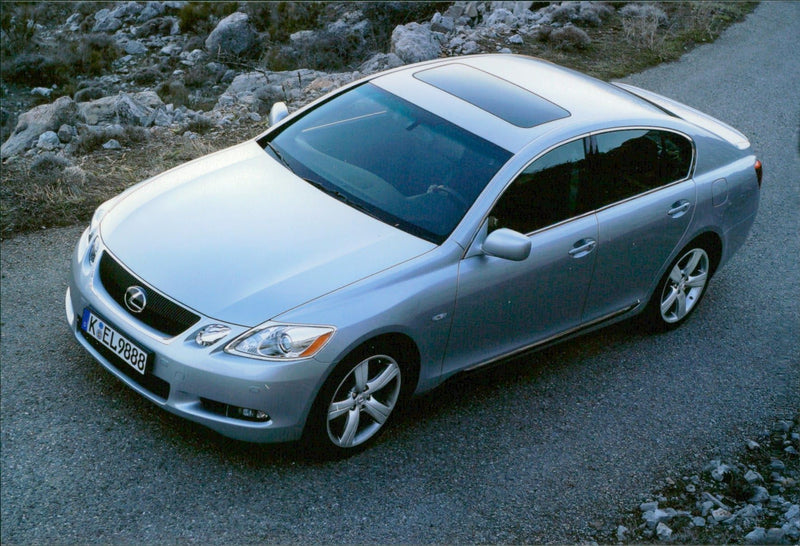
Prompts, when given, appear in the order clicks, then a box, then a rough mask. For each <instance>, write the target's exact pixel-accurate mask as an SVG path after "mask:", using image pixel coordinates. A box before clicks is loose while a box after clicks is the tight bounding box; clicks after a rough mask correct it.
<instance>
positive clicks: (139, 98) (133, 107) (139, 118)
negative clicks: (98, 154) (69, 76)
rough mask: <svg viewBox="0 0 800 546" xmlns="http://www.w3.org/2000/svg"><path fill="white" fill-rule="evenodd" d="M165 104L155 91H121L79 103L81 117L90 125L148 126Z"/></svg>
mask: <svg viewBox="0 0 800 546" xmlns="http://www.w3.org/2000/svg"><path fill="white" fill-rule="evenodd" d="M162 106H164V103H163V101H162V100H161V99H160V98H159V96H158V95H157V94H156V93H155V91H141V92H139V93H133V94H128V93H120V94H119V95H116V96H110V97H103V98H101V99H97V100H94V101H91V102H83V103H80V104H79V105H78V109H79V112H80V117H81V118H82V119H83V121H84V122H85V123H86V124H88V125H100V124H103V123H120V124H123V125H141V126H143V127H147V126H149V125H150V124H152V122H153V117H154V115H155V110H156V109H157V108H159V107H162Z"/></svg>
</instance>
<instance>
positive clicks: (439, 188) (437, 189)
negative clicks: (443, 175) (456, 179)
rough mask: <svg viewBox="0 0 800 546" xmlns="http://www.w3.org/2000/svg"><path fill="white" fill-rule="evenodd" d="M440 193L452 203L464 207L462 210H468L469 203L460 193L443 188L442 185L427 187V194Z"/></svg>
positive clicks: (447, 187) (446, 187)
mask: <svg viewBox="0 0 800 546" xmlns="http://www.w3.org/2000/svg"><path fill="white" fill-rule="evenodd" d="M434 192H440V193H443V194H445V195H446V196H448V197H450V198H451V199H452V200H453V201H455V202H456V203H458V204H459V205H461V206H463V207H464V210H467V209H468V208H469V202H468V201H467V200H466V199H464V196H462V195H461V194H460V193H458V192H457V191H456V190H454V189H453V188H451V187H450V186H444V185H442V184H431V185H430V186H428V193H434Z"/></svg>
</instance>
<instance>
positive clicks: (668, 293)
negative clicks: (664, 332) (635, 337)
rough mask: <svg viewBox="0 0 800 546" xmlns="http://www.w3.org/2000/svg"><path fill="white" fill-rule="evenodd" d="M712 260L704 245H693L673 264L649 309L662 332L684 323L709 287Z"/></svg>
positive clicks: (650, 321) (653, 324)
mask: <svg viewBox="0 0 800 546" xmlns="http://www.w3.org/2000/svg"><path fill="white" fill-rule="evenodd" d="M710 277H711V259H710V258H709V256H708V252H706V250H705V249H704V248H703V247H702V246H696V247H693V246H691V245H690V246H689V247H687V248H685V249H684V250H682V251H681V253H680V254H679V255H678V257H677V258H676V259H675V260H674V261H673V262H672V264H670V266H669V268H668V269H667V272H666V273H665V274H664V276H663V277H662V278H661V281H660V282H659V283H658V287H657V288H656V291H655V293H654V294H653V297H652V298H651V300H650V305H649V309H648V313H647V315H648V319H649V320H648V322H649V323H650V324H651V325H652V326H654V327H656V328H659V329H671V328H675V327H677V326H678V325H680V324H682V323H683V322H684V321H685V320H686V319H687V318H688V317H689V315H691V313H692V311H694V310H695V308H696V307H697V305H698V304H699V303H700V300H701V299H702V298H703V295H704V294H705V291H706V288H707V287H708V281H709V279H710Z"/></svg>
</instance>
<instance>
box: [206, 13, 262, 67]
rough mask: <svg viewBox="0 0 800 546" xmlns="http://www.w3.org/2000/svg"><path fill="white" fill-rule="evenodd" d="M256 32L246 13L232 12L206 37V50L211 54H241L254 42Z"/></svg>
mask: <svg viewBox="0 0 800 546" xmlns="http://www.w3.org/2000/svg"><path fill="white" fill-rule="evenodd" d="M256 38H257V35H256V32H255V30H253V27H252V26H250V21H249V20H248V17H247V14H245V13H241V12H238V11H237V12H234V13H232V14H230V15H228V16H227V17H225V18H224V19H223V20H222V21H220V22H219V23H218V24H217V26H216V28H215V29H214V30H213V31H211V34H209V35H208V38H206V42H205V46H206V50H207V51H208V52H209V53H210V54H212V55H221V56H224V55H234V56H236V55H241V54H242V53H244V52H245V51H247V50H248V49H250V48H251V47H253V45H255V43H256Z"/></svg>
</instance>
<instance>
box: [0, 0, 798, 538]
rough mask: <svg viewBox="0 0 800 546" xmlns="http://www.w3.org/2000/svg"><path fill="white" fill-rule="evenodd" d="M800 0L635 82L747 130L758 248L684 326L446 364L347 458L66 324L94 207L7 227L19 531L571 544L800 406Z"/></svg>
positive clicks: (7, 515) (6, 383)
mask: <svg viewBox="0 0 800 546" xmlns="http://www.w3.org/2000/svg"><path fill="white" fill-rule="evenodd" d="M798 36H800V3H797V4H796V3H773V2H765V3H762V4H761V5H760V6H759V7H758V8H757V9H756V11H755V12H754V13H753V14H752V15H750V16H749V17H748V18H747V20H746V21H745V22H743V23H740V24H737V25H735V26H733V27H731V28H730V29H729V30H728V31H727V32H726V33H725V34H724V35H723V36H722V37H721V38H720V39H719V40H718V41H717V42H715V43H714V44H711V45H707V46H703V47H700V48H698V49H696V50H694V51H692V52H691V53H689V54H688V55H686V56H685V57H684V58H683V59H682V60H681V61H680V62H678V63H673V64H670V65H665V66H661V67H658V68H656V69H653V70H650V71H647V72H645V73H642V74H638V75H636V76H633V77H631V78H629V79H628V81H630V82H632V83H634V84H636V85H641V86H643V87H646V88H649V89H652V90H654V91H657V92H661V93H664V94H666V95H668V96H673V97H675V98H677V99H680V100H683V101H685V102H687V103H688V104H690V105H693V106H695V107H698V108H699V109H701V110H704V111H707V112H709V113H711V114H713V115H716V116H718V117H720V118H721V119H723V120H725V121H727V122H729V123H731V124H732V125H733V126H735V127H737V128H739V129H741V130H743V131H744V132H745V133H747V134H748V135H749V136H751V138H752V141H753V143H754V145H755V148H756V149H757V150H758V153H759V155H760V157H761V159H762V160H763V162H764V165H765V177H764V188H763V190H762V204H761V210H760V213H759V216H758V219H757V221H756V224H755V226H754V228H753V232H752V234H751V236H750V239H749V240H748V242H747V244H746V246H745V247H744V248H743V249H742V250H741V251H740V252H739V254H738V255H737V256H736V257H735V258H734V259H733V261H732V262H731V263H729V264H728V266H727V267H726V268H725V269H723V270H722V271H721V272H720V273H719V275H718V276H716V277H715V279H714V280H713V281H712V283H711V285H710V288H709V292H708V294H707V296H706V299H705V300H704V302H703V305H702V306H701V307H700V308H699V309H698V310H697V313H696V314H695V316H694V317H693V319H692V320H690V321H689V322H688V323H687V324H686V325H684V326H683V327H682V328H679V329H678V330H676V331H674V332H670V333H667V334H662V335H656V336H651V335H643V334H640V333H638V332H636V331H635V330H634V329H633V328H632V325H631V324H629V323H626V324H621V325H617V326H614V327H611V328H608V329H605V330H603V331H600V332H597V333H595V334H591V335H589V336H586V337H583V338H580V339H578V340H575V341H572V342H569V343H566V344H562V345H560V346H557V347H554V348H551V349H549V350H546V351H544V352H541V353H537V354H536V355H534V356H532V357H531V356H529V357H525V358H520V359H517V360H515V361H513V362H509V363H506V364H505V365H504V366H502V367H498V368H495V369H492V370H489V371H486V372H483V373H480V374H475V375H471V376H468V377H464V378H460V379H457V380H454V381H451V382H449V383H448V384H446V385H444V386H443V387H441V388H440V389H438V390H436V391H435V392H433V393H431V394H429V395H427V396H425V397H423V398H420V399H417V400H415V401H414V402H413V405H412V407H411V408H410V409H409V411H408V413H407V415H405V416H404V417H403V418H402V419H401V420H400V421H399V422H398V423H396V426H395V427H394V428H393V429H391V430H390V431H388V432H387V433H386V434H385V435H384V436H383V437H382V439H381V441H380V442H379V443H378V444H377V445H376V446H374V447H373V448H372V449H370V450H368V451H366V452H365V453H362V454H360V455H358V456H355V457H353V458H351V459H348V460H346V461H342V462H335V463H310V462H307V461H304V460H303V458H302V457H301V456H300V454H299V453H297V452H296V451H295V447H294V446H292V445H288V446H261V445H249V444H243V443H238V442H234V441H230V440H227V439H224V438H222V437H220V436H217V435H215V434H214V433H212V432H209V431H207V430H205V429H203V428H201V427H198V426H195V425H193V424H191V423H187V422H184V421H182V420H179V419H178V418H176V417H173V416H171V415H169V414H167V413H166V412H163V411H161V410H159V409H158V408H156V407H154V406H153V405H151V404H150V403H148V402H146V401H145V400H143V399H141V398H140V397H139V396H138V395H136V394H134V393H133V392H132V391H129V390H128V389H127V388H124V387H123V386H122V385H121V384H120V383H119V382H117V381H116V380H115V379H114V378H113V377H112V376H111V375H109V374H107V373H106V372H104V371H103V370H102V369H101V367H100V366H99V365H98V364H96V363H95V362H93V361H92V359H91V358H89V357H88V356H87V355H86V354H85V353H84V352H83V350H81V349H80V348H79V347H78V345H77V343H76V342H75V341H74V340H73V339H72V338H71V335H70V333H69V332H68V329H67V327H66V322H65V317H64V311H63V301H64V291H65V288H66V283H65V277H66V273H67V266H68V257H69V253H70V251H71V247H72V245H73V244H74V243H75V241H76V240H77V237H78V234H79V233H80V230H81V229H82V227H75V228H67V229H53V230H47V231H42V232H40V233H34V234H30V235H26V236H21V237H17V238H14V239H12V240H10V241H5V242H3V243H2V285H1V287H2V347H1V351H2V352H1V353H0V356H1V357H2V372H1V373H2V375H1V376H0V379H1V380H2V401H1V403H0V409H1V411H0V418H1V421H0V429H1V430H2V432H1V438H2V468H1V470H2V477H1V478H0V480H1V485H2V491H1V493H0V500H1V501H2V508H1V512H0V514H1V517H2V521H1V523H2V531H1V534H0V540H2V543H3V544H31V543H94V542H102V543H108V542H127V543H145V542H156V543H175V542H180V543H183V542H200V543H230V542H234V543H252V542H270V543H287V542H290V543H310V542H316V543H319V542H325V543H340V542H348V543H376V542H377V543H397V542H400V543H432V542H448V543H458V542H461V543H463V542H468V543H474V542H492V543H498V542H575V541H582V540H592V538H593V537H595V536H596V533H597V531H598V529H607V528H610V527H611V526H613V527H614V528H615V526H616V522H617V521H618V520H619V514H620V513H621V511H622V510H625V509H627V508H630V507H631V506H635V505H638V502H640V501H641V500H643V499H641V497H640V495H641V494H642V492H646V491H648V490H649V489H650V484H652V483H654V482H655V481H657V480H661V479H663V478H664V477H665V476H671V475H680V474H681V470H682V469H684V468H696V467H698V466H701V465H702V464H704V463H705V461H707V459H708V457H709V455H713V454H720V455H724V454H725V453H727V452H729V451H730V450H733V449H735V448H736V447H737V446H739V445H741V443H742V442H744V441H745V440H746V439H747V438H748V436H751V435H754V434H756V433H757V432H758V431H760V430H761V429H762V428H764V427H765V426H768V425H769V424H770V423H771V422H772V421H773V420H774V419H775V418H779V417H786V418H791V417H792V416H793V415H794V414H795V413H796V411H797V410H798V409H799V406H800V363H799V362H798V354H800V297H798V294H800V260H798V256H799V255H800V235H798V233H800V214H798V212H797V211H798V210H800V184H799V183H798V182H800V176H799V173H800V160H798V122H799V121H800V117H799V112H798V107H799V106H800V87H798V81H800V56H798V55H797V50H798V45H800V44H799V43H798V42H799V41H800V40H799V39H798Z"/></svg>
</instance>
